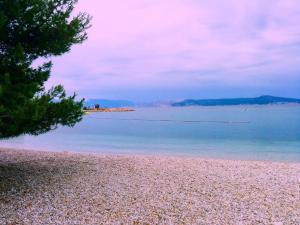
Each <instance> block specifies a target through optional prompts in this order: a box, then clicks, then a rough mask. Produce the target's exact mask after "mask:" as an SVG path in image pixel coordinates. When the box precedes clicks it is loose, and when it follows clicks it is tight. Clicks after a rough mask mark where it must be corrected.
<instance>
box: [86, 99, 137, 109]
mask: <svg viewBox="0 0 300 225" xmlns="http://www.w3.org/2000/svg"><path fill="white" fill-rule="evenodd" d="M95 104H100V106H101V107H104V108H116V107H133V106H134V105H135V104H134V102H131V101H128V100H108V99H88V100H86V101H85V102H84V106H88V107H92V106H94V105H95Z"/></svg>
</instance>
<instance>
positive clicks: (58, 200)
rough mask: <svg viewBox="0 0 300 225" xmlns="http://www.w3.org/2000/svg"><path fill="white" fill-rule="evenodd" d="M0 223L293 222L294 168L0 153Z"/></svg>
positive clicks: (298, 174) (298, 200)
mask: <svg viewBox="0 0 300 225" xmlns="http://www.w3.org/2000/svg"><path fill="white" fill-rule="evenodd" d="M0 224H7V225H13V224H14V225H15V224H70V225H71V224H72V225H75V224H274V225H280V224H296V225H299V224H300V163H288V162H284V163H283V162H270V161H245V160H221V159H220V160H219V159H206V158H200V157H191V156H165V155H137V154H119V155H118V154H101V153H98V154H91V153H84V154H83V153H74V152H43V151H29V150H13V149H0Z"/></svg>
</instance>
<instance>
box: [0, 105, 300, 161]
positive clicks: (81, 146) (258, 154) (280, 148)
mask: <svg viewBox="0 0 300 225" xmlns="http://www.w3.org/2000/svg"><path fill="white" fill-rule="evenodd" d="M0 146H1V147H13V148H23V149H39V150H40V149H42V150H72V151H83V152H104V153H106V152H109V153H142V154H148V153H150V154H172V155H175V154H179V155H197V156H201V157H216V158H230V159H250V160H252V159H254V160H257V159H258V160H275V161H297V162H300V106H280V105H279V106H226V107H225V106H224V107H221V106H220V107H183V108H181V107H178V108H177V107H173V108H172V107H166V108H137V109H136V111H135V112H127V113H93V114H90V115H86V116H84V119H83V121H82V122H80V123H79V124H77V125H76V126H75V127H74V128H65V127H62V128H59V129H57V130H55V131H52V132H50V133H47V134H44V135H40V136H38V137H33V136H23V137H19V138H17V139H10V140H6V141H1V142H0Z"/></svg>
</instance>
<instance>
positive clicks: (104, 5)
mask: <svg viewBox="0 0 300 225" xmlns="http://www.w3.org/2000/svg"><path fill="white" fill-rule="evenodd" d="M75 11H76V12H87V13H89V14H90V15H91V16H92V17H93V19H92V22H91V24H92V27H91V28H90V29H89V30H88V36H89V38H88V40H87V41H86V42H84V43H83V44H81V45H77V46H74V47H72V49H71V51H70V52H69V53H67V54H65V55H63V56H60V57H56V58H54V59H53V63H54V66H53V71H52V76H51V78H50V80H49V82H48V83H47V87H50V86H52V85H55V84H63V85H64V86H65V88H66V89H67V91H68V92H69V93H72V92H74V91H75V92H77V94H78V95H79V96H80V97H85V98H106V99H130V100H135V101H154V100H155V101H160V100H162V101H163V100H177V99H178V100H179V99H185V98H223V97H252V96H253V97H254V96H259V95H267V94H268V95H277V96H286V97H299V98H300V4H299V0H79V3H78V4H77V6H76V10H75Z"/></svg>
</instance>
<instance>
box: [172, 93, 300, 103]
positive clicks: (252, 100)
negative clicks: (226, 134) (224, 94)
mask: <svg viewBox="0 0 300 225" xmlns="http://www.w3.org/2000/svg"><path fill="white" fill-rule="evenodd" d="M284 103H298V104H300V99H295V98H282V97H275V96H270V95H264V96H260V97H257V98H223V99H222V98H221V99H198V100H194V99H186V100H184V101H181V102H175V103H173V104H172V106H196V105H199V106H218V105H220V106H225V105H267V104H284Z"/></svg>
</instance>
